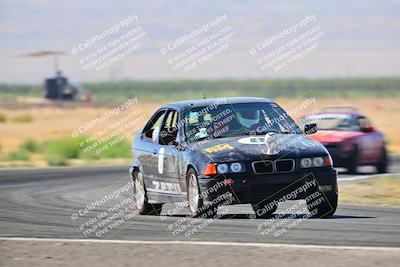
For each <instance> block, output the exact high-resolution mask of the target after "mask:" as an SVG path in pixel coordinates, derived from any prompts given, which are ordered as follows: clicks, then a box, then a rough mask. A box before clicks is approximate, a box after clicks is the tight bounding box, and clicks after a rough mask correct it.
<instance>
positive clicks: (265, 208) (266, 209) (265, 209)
mask: <svg viewBox="0 0 400 267" xmlns="http://www.w3.org/2000/svg"><path fill="white" fill-rule="evenodd" d="M251 206H252V207H253V210H254V212H255V213H256V217H257V218H270V217H271V215H272V214H274V212H275V211H276V210H277V209H278V205H274V204H273V203H272V202H269V201H261V202H259V203H252V204H251Z"/></svg>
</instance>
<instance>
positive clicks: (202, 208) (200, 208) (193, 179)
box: [186, 169, 218, 218]
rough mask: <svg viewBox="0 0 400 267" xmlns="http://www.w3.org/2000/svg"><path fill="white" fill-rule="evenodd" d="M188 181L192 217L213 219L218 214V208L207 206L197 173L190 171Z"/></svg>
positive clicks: (187, 176)
mask: <svg viewBox="0 0 400 267" xmlns="http://www.w3.org/2000/svg"><path fill="white" fill-rule="evenodd" d="M186 180H187V198H188V199H187V200H188V206H189V211H190V216H191V217H193V218H195V217H200V216H201V217H207V218H211V217H214V216H215V215H216V214H217V210H218V207H216V206H212V205H208V206H207V205H205V204H204V202H203V198H202V196H201V193H200V187H199V183H198V180H197V173H196V172H195V171H194V170H193V169H189V170H188V172H187V175H186Z"/></svg>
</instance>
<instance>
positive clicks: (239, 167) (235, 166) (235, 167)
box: [217, 162, 246, 173]
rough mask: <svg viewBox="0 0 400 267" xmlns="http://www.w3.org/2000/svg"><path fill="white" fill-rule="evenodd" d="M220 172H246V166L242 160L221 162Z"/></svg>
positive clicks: (218, 169) (218, 168)
mask: <svg viewBox="0 0 400 267" xmlns="http://www.w3.org/2000/svg"><path fill="white" fill-rule="evenodd" d="M217 171H218V173H228V172H230V173H239V172H245V171H246V168H245V166H244V164H243V163H241V162H233V163H221V164H218V165H217Z"/></svg>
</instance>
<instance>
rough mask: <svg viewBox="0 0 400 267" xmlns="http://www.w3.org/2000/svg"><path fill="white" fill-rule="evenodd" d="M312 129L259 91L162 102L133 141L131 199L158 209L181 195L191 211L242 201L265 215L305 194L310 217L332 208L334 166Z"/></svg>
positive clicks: (209, 212) (142, 210)
mask: <svg viewBox="0 0 400 267" xmlns="http://www.w3.org/2000/svg"><path fill="white" fill-rule="evenodd" d="M315 132H316V125H315V124H308V125H306V126H305V127H304V129H302V130H301V129H300V128H299V127H298V126H297V125H296V123H295V122H294V121H293V120H292V119H291V118H290V116H289V115H288V114H287V113H286V112H285V111H284V110H283V109H282V108H281V107H280V106H279V105H278V104H276V103H275V102H273V101H272V100H269V99H265V98H247V97H246V98H216V99H204V100H193V101H183V102H176V103H171V104H168V105H165V106H163V107H162V108H160V109H159V110H157V111H156V112H155V113H154V114H153V116H152V117H151V118H150V120H149V121H148V122H147V124H146V125H145V127H144V128H143V130H142V131H141V132H139V133H137V134H136V136H135V138H134V141H133V143H132V167H131V169H130V174H131V177H132V180H133V191H134V192H133V193H134V194H133V198H132V199H133V203H134V205H135V206H136V208H137V209H138V212H139V214H142V215H144V214H154V215H159V214H160V213H161V209H162V205H163V204H164V203H167V202H179V203H182V202H183V203H184V204H185V205H186V206H187V207H188V208H189V211H190V214H191V216H192V217H198V216H204V217H209V216H215V215H216V212H217V208H218V206H220V205H231V204H246V203H247V204H251V205H252V207H253V209H254V211H255V214H256V215H257V216H258V217H268V216H271V214H272V213H274V212H275V211H276V209H277V206H278V204H279V203H280V202H284V201H287V200H298V199H305V201H306V204H307V208H308V210H309V211H310V214H311V215H310V217H311V216H312V217H318V218H322V217H328V216H331V215H333V214H334V213H335V211H336V207H337V201H338V189H337V172H336V170H335V169H333V167H332V159H331V156H330V155H329V153H328V151H327V150H326V148H325V147H324V146H323V145H321V144H320V143H318V142H317V141H314V140H312V139H310V138H308V137H307V136H306V134H311V133H315ZM228 197H229V199H230V200H229V201H225V202H223V200H224V198H228Z"/></svg>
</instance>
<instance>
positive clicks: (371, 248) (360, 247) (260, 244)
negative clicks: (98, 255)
mask: <svg viewBox="0 0 400 267" xmlns="http://www.w3.org/2000/svg"><path fill="white" fill-rule="evenodd" d="M0 241H35V242H36V241H39V242H70V243H100V244H148V245H200V246H236V247H262V248H271V247H272V248H304V249H338V250H375V251H396V252H400V248H397V247H362V246H324V245H300V244H275V243H239V242H202V241H199V242H197V241H139V240H104V239H63V238H30V237H0Z"/></svg>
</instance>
